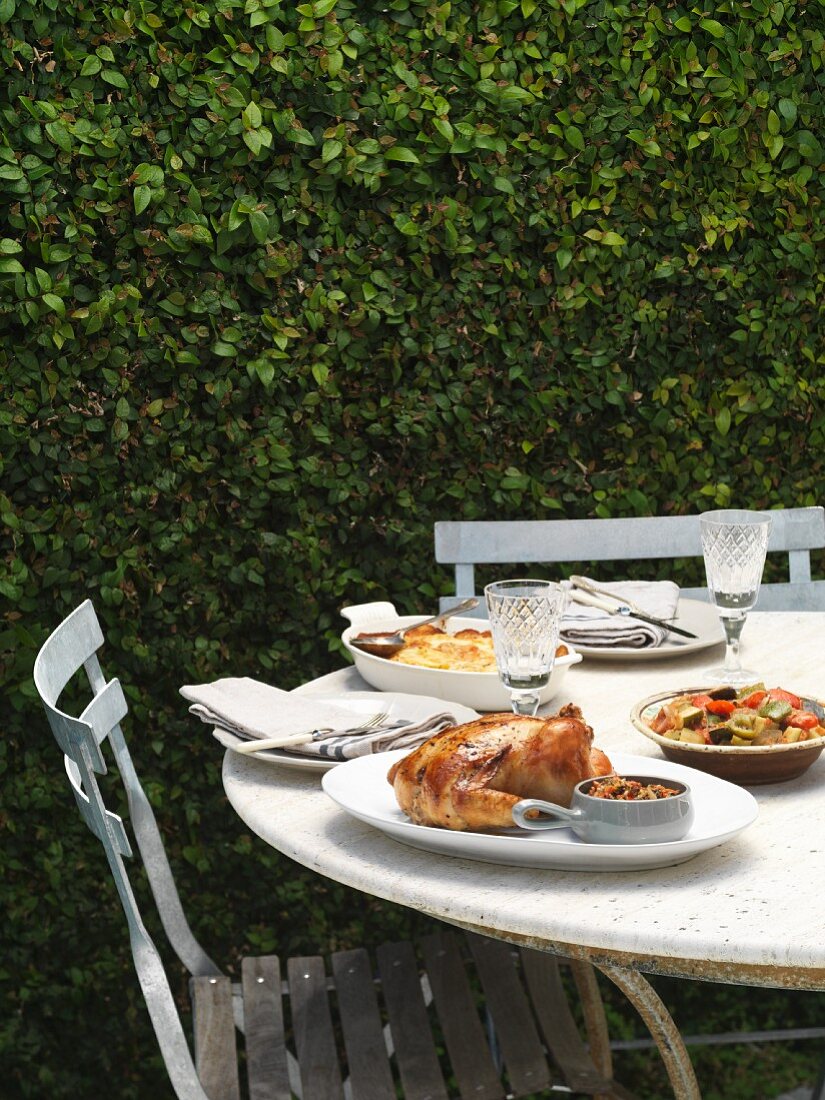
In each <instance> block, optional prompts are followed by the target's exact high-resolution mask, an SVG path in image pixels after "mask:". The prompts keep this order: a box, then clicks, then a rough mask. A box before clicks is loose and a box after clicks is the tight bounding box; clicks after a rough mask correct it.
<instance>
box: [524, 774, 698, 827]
mask: <svg viewBox="0 0 825 1100" xmlns="http://www.w3.org/2000/svg"><path fill="white" fill-rule="evenodd" d="M609 778H611V777H610V776H597V777H595V778H591V779H583V780H582V781H581V782H580V783H578V784H577V785H576V787H575V789H574V791H573V798H572V801H571V803H570V807H569V809H568V808H567V807H566V806H558V805H556V803H555V802H545V801H543V800H542V799H540V798H525V799H522V801H521V802H517V803H516V805H515V806H514V807H513V821H514V822H515V823H516V825H518V826H519V828H521V829H529V830H532V831H535V832H538V831H541V830H544V829H564V828H570V829H572V830H573V832H574V833H575V834H576V836H577V837H579V839H580V840H584V841H588V842H589V843H591V844H661V843H666V842H668V841H673V840H681V838H682V837H683V836H685V834H686V833H687V832H688V831H689V829H690V827H691V825H692V824H693V818H694V809H693V797H692V795H691V791H690V787H689V786H688V785H687V783H682V782H681V781H680V780H677V779H667V778H662V777H661V776H651V775H629V776H621V777H620V778H621V779H624V780H628V781H630V782H636V783H640V784H641V785H642V786H645V787H647V786H651V785H661V786H663V787H667V788H668V789H670V790H673V791H675V792H676V793H675V794H672V795H667V796H666V797H663V798H639V799H630V800H625V799H618V798H599V797H596V796H595V795H591V794H590V793H589V792H590V790H591V788H592V787H593V784H595V783H599V782H601V781H603V780H605V779H609ZM537 815H540V816H537Z"/></svg>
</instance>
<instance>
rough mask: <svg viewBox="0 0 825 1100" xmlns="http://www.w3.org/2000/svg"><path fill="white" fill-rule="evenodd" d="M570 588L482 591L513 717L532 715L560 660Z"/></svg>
mask: <svg viewBox="0 0 825 1100" xmlns="http://www.w3.org/2000/svg"><path fill="white" fill-rule="evenodd" d="M568 587H569V586H568V585H566V584H563V583H562V584H557V583H555V582H553V581H536V580H512V581H496V582H495V583H494V584H488V585H487V587H486V588H485V589H484V595H485V597H486V599H487V609H488V614H489V617H490V627H491V630H492V635H493V648H494V650H495V654H496V664H497V665H498V673H499V676H500V677H501V680H502V681H503V683H504V684H505V686H506V687H507V689H508V691H509V692H510V703H511V706H512V708H513V713H514V714H529V715H534V714H535V713H536V711H537V710H538V707H539V694H540V692H541V689H542V688H543V687H545V685H546V684H547V683H548V681H549V679H550V674H551V673H552V671H553V665H554V663H555V660H556V646H557V645H558V641H559V628H560V626H561V618H562V615H563V613H564V608H565V606H566V603H567V589H568Z"/></svg>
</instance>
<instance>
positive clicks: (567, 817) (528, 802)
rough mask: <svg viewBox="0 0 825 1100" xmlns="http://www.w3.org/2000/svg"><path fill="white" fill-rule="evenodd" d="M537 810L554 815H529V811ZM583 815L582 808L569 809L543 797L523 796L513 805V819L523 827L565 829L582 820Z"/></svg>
mask: <svg viewBox="0 0 825 1100" xmlns="http://www.w3.org/2000/svg"><path fill="white" fill-rule="evenodd" d="M536 810H539V811H540V812H541V813H543V814H552V815H554V816H553V817H527V814H528V813H530V812H531V811H536ZM583 817H584V814H583V813H582V812H581V810H568V809H567V808H566V807H565V806H557V805H556V803H555V802H544V801H543V800H542V799H541V798H523V799H522V800H521V802H517V803H516V804H515V806H514V807H513V821H515V823H516V825H518V826H519V828H521V829H534V830H539V829H565V828H567V827H568V826H569V825H572V824H573V822H574V821H581V819H582V818H583Z"/></svg>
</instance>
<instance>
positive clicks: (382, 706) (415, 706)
mask: <svg viewBox="0 0 825 1100" xmlns="http://www.w3.org/2000/svg"><path fill="white" fill-rule="evenodd" d="M300 694H301V695H303V696H311V697H312V698H313V699H317V700H318V701H319V702H322V701H323V702H325V703H334V704H335V705H336V706H337V707H341V708H342V710H350V711H352V717H353V725H357V723H358V719H359V718H366V717H367V716H368V715H370V714H375V712H376V711H377V710H385V711H387V712H388V718H387V721H399V722H400V721H401V720H402V719H403V720H404V721H407V722H421V721H423V720H424V719H425V718H426V717H427V715H429V714H440V713H442V712H446V713H448V714H452V715H453V716H454V718H455V720H456V725H460V724H461V723H463V722H471V721H472V720H473V719H474V718H478V713H477V712H476V711H474V710H470V708H469V707H463V706H461V705H460V704H458V703H445V702H444V700H443V699H430V698H428V697H427V696H426V695H404V694H401V693H394V692H386V691H382V692H378V691H352V692H349V693H348V694H346V695H326V694H324V695H322V694H320V693H318V694H317V695H316V694H315V693H314V692H307V691H302V692H301V693H300ZM295 732H296V733H298V732H299V731H298V730H296V731H295ZM212 735H213V737H215V738H216V739H217V740H218V741H220V743H221V744H222V745H223V746H224V747H225V748H227V749H234V748H237V747H238V745H240V744H245V743H246V742H242V741H241V739H240V737H235V736H233V734H231V733H227V731H226V730H222V729H213V730H212ZM404 751H409V750H402V755H403V752H404ZM244 755H245V756H249V755H250V754H249V753H245V754H244ZM251 755H252V758H253V759H254V760H265V761H267V762H268V763H270V764H279V765H280V766H281V767H282V768H302V769H303V770H304V771H313V772H326V771H329V770H330V768H337V767H340V765H341V761H337V760H326V759H321V758H320V757H317V756H301V755H300V753H297V752H287V751H286V750H285V749H266V750H265V751H264V752H256V753H252V754H251ZM387 756H388V754H387V753H375V754H374V757H373V759H376V758H378V757H380V758H381V759H382V760H383V759H385V758H386V757H387ZM387 767H389V764H388V765H387Z"/></svg>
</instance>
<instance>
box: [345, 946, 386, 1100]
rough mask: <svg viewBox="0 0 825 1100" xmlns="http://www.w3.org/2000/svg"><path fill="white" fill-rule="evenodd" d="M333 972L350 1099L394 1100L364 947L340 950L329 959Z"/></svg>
mask: <svg viewBox="0 0 825 1100" xmlns="http://www.w3.org/2000/svg"><path fill="white" fill-rule="evenodd" d="M332 973H333V975H334V977H335V990H336V993H337V994H338V1011H339V1015H340V1017H341V1026H342V1030H343V1033H344V1045H345V1047H346V1051H347V1064H348V1066H349V1075H350V1085H351V1086H352V1096H353V1100H395V1096H396V1092H395V1083H394V1081H393V1077H392V1070H391V1069H390V1063H389V1060H388V1057H387V1044H386V1042H385V1041H384V1032H383V1029H382V1026H381V1016H380V1013H379V1011H378V998H377V997H376V993H375V983H374V982H373V978H372V972H371V968H370V959H369V955H368V954H367V952H366V951H365V950H364V949H363V948H357V949H356V950H353V951H339V952H337V953H335V954H333V956H332Z"/></svg>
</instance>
